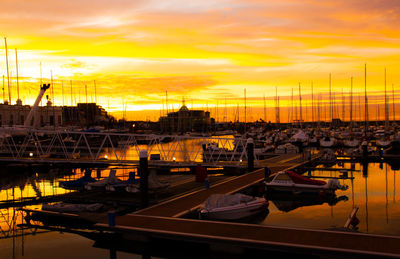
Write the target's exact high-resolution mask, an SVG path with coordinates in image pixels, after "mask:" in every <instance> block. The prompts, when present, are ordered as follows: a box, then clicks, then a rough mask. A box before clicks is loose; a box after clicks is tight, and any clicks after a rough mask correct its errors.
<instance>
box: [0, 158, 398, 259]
mask: <svg viewBox="0 0 400 259" xmlns="http://www.w3.org/2000/svg"><path fill="white" fill-rule="evenodd" d="M332 168H333V169H335V168H336V169H346V170H348V179H340V181H341V184H346V185H348V186H349V189H348V190H346V191H339V192H337V196H334V197H330V198H328V197H318V198H315V197H314V198H309V197H303V196H298V195H296V196H275V197H274V196H267V198H268V199H269V201H270V204H269V208H268V211H266V212H265V213H264V214H262V215H258V216H259V217H258V218H257V219H256V220H255V221H253V222H255V223H259V224H265V225H276V226H287V227H304V228H315V229H333V228H341V227H343V226H344V224H345V223H346V220H347V218H348V216H349V214H350V213H351V212H352V209H353V208H354V207H358V208H359V210H358V213H357V217H358V219H360V223H359V225H358V230H359V231H360V232H366V233H374V234H384V235H400V217H398V215H400V206H399V204H400V203H399V202H397V199H398V198H397V197H398V195H397V189H396V187H397V186H396V185H397V181H398V177H396V174H397V172H398V171H397V170H393V167H392V165H391V164H388V163H369V164H363V163H361V164H359V163H351V162H350V161H349V162H344V163H341V164H338V165H336V166H333V167H332ZM131 170H135V169H134V168H125V167H121V168H117V176H118V177H119V178H120V179H122V180H126V179H127V177H128V174H129V171H131ZM83 171H84V168H47V169H40V170H39V169H18V170H17V169H15V170H11V171H10V170H9V169H8V170H7V171H5V170H4V172H2V177H0V200H1V203H0V205H1V206H2V207H0V247H1V249H0V257H1V258H11V257H12V258H15V257H19V256H21V255H24V253H26V252H24V248H25V247H26V243H27V241H29V242H30V243H32V242H36V241H35V240H41V242H43V244H45V243H46V242H47V241H48V238H49V235H51V238H54V237H56V236H59V234H58V233H54V232H52V234H51V233H48V230H45V229H40V228H27V227H22V228H21V227H19V226H18V225H19V224H22V223H24V214H23V213H22V211H20V210H19V209H18V207H19V206H22V205H28V204H29V206H28V208H39V207H40V203H38V202H36V201H37V200H38V199H39V198H46V197H53V196H57V195H59V194H64V193H68V192H71V190H66V189H63V188H60V187H59V186H58V183H59V182H60V181H63V180H73V179H78V178H80V177H82V176H83ZM108 171H109V170H101V169H99V170H97V169H95V170H94V173H93V175H92V176H93V177H96V178H98V179H100V178H103V177H106V176H107V175H108ZM10 172H13V173H10ZM342 173H343V172H340V171H339V170H338V171H334V170H330V171H325V170H322V169H321V170H315V171H312V172H311V174H312V175H313V176H319V177H340V175H341V174H342ZM41 235H43V236H47V239H46V240H44V239H41V238H40V236H41ZM74 238H76V237H74ZM70 239H73V237H72V236H70ZM70 239H67V240H70ZM77 239H79V238H77ZM57 240H58V241H57V242H59V245H61V244H62V245H63V246H65V244H66V242H67V241H66V239H62V238H60V239H57ZM79 242H80V244H81V243H83V244H85V245H86V247H87V249H89V247H91V246H92V245H93V243H91V242H87V241H86V243H85V242H84V241H82V239H79ZM43 244H42V245H43ZM76 246H78V244H74V245H71V247H76ZM79 246H82V245H79ZM1 250H3V251H1ZM30 251H32V250H30ZM55 253H56V252H55V251H54V254H55ZM91 253H93V254H95V253H96V252H93V251H92V252H91ZM4 255H6V256H4ZM106 255H107V251H106ZM103 256H104V254H103ZM106 257H107V256H106ZM60 258H66V257H65V256H63V255H60Z"/></svg>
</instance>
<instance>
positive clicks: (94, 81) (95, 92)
mask: <svg viewBox="0 0 400 259" xmlns="http://www.w3.org/2000/svg"><path fill="white" fill-rule="evenodd" d="M93 84H94V102H95V103H96V104H97V89H96V80H93Z"/></svg>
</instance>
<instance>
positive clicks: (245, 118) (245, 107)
mask: <svg viewBox="0 0 400 259" xmlns="http://www.w3.org/2000/svg"><path fill="white" fill-rule="evenodd" d="M246 101H247V100H246V88H245V89H244V132H246V123H247V103H246Z"/></svg>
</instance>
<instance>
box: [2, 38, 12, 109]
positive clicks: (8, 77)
mask: <svg viewBox="0 0 400 259" xmlns="http://www.w3.org/2000/svg"><path fill="white" fill-rule="evenodd" d="M4 45H5V49H6V65H7V83H8V102H9V104H11V91H10V72H9V68H8V48H7V38H6V37H4Z"/></svg>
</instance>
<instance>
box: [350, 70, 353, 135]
mask: <svg viewBox="0 0 400 259" xmlns="http://www.w3.org/2000/svg"><path fill="white" fill-rule="evenodd" d="M350 128H353V77H351V79H350Z"/></svg>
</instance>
